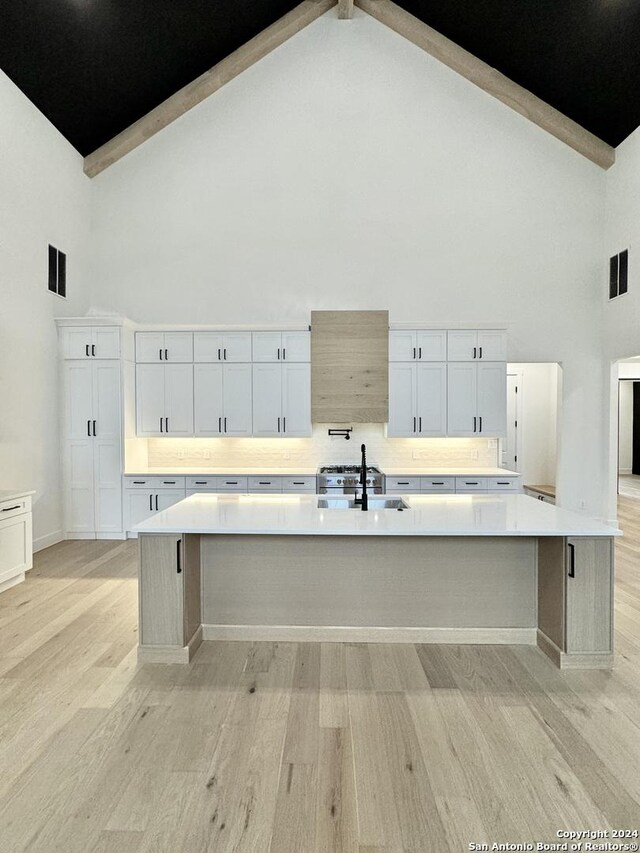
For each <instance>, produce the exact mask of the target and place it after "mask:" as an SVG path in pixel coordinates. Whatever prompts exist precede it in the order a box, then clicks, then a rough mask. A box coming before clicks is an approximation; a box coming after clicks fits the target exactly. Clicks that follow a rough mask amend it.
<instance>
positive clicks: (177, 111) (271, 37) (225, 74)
mask: <svg viewBox="0 0 640 853" xmlns="http://www.w3.org/2000/svg"><path fill="white" fill-rule="evenodd" d="M335 5H336V0H302V2H301V3H300V4H299V5H298V6H296V7H295V8H294V9H292V10H291V11H290V12H288V13H287V14H286V15H284V16H283V17H282V18H280V19H279V20H277V21H276V22H275V23H273V24H271V26H269V27H267V28H266V30H263V31H262V32H261V33H259V34H258V35H257V36H255V37H254V38H252V39H251V40H250V41H248V42H247V43H246V44H244V45H242V47H240V48H238V50H235V51H234V52H233V53H231V54H229V56H227V57H226V58H225V59H223V60H222V61H221V62H219V63H218V64H217V65H214V66H213V68H211V69H210V70H209V71H205V73H204V74H202V75H201V76H200V77H198V78H196V79H195V80H194V81H193V82H192V83H189V84H188V85H187V86H185V87H184V88H183V89H180V91H178V92H176V93H175V94H174V95H172V96H171V97H170V98H167V100H166V101H163V103H161V104H159V105H158V106H157V107H156V108H155V109H153V110H151V112H150V113H147V115H146V116H143V117H142V118H141V119H139V120H138V121H136V122H135V123H134V124H132V125H131V126H130V127H128V128H127V129H126V130H123V131H122V133H119V134H118V136H114V138H113V139H110V140H109V142H106V143H105V144H104V145H102V146H101V147H100V148H98V149H97V150H96V151H94V152H93V153H92V154H89V155H88V156H87V157H85V160H84V172H85V174H86V175H88V176H89V177H90V178H93V177H95V176H96V175H98V174H100V172H102V171H104V169H106V168H107V167H108V166H111V165H113V163H116V162H117V161H118V160H120V159H121V158H122V157H124V156H125V155H126V154H128V153H129V152H130V151H133V150H134V149H135V148H137V147H138V146H139V145H142V143H143V142H146V141H147V139H149V138H150V137H152V136H154V134H156V133H158V131H159V130H162V129H163V128H164V127H167V125H169V124H171V123H172V122H174V121H175V120H176V119H177V118H180V116H182V115H184V114H185V113H186V112H188V111H189V110H190V109H192V108H193V107H195V106H197V105H198V104H200V103H202V101H204V100H205V99H206V98H208V97H209V95H212V94H213V93H214V92H217V91H218V89H221V88H222V86H224V85H225V83H228V82H229V81H230V80H233V79H234V77H237V76H238V75H239V74H242V72H243V71H246V70H247V68H250V67H251V66H252V65H254V64H255V63H256V62H258V61H259V60H260V59H262V58H263V57H265V56H267V54H269V53H271V51H272V50H275V49H276V48H277V47H280V45H281V44H283V43H284V42H285V41H287V39H290V38H291V36H293V35H295V34H296V33H298V32H300V30H302V29H304V28H305V27H306V26H307V25H308V24H311V23H312V22H313V21H315V20H316V19H317V18H319V17H320V16H321V15H324V13H325V12H327V11H328V10H329V9H331V8H332V7H333V6H335Z"/></svg>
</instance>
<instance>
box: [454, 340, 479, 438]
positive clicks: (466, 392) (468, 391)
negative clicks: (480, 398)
mask: <svg viewBox="0 0 640 853" xmlns="http://www.w3.org/2000/svg"><path fill="white" fill-rule="evenodd" d="M449 334H451V333H449ZM449 340H451V337H449ZM477 385H478V366H477V364H464V363H460V364H448V365H447V435H451V436H474V435H477V434H478V413H477V411H476V409H477V405H476V404H477Z"/></svg>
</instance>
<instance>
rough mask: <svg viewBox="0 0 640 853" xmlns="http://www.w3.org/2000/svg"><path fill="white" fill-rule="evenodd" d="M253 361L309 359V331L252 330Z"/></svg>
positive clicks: (299, 360)
mask: <svg viewBox="0 0 640 853" xmlns="http://www.w3.org/2000/svg"><path fill="white" fill-rule="evenodd" d="M252 337H253V361H254V362H270V361H296V362H308V361H310V360H311V333H310V332H253V335H252Z"/></svg>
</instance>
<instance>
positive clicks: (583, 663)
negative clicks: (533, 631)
mask: <svg viewBox="0 0 640 853" xmlns="http://www.w3.org/2000/svg"><path fill="white" fill-rule="evenodd" d="M537 634H538V636H537V638H536V642H537V646H538V648H539V649H540V650H541V651H543V652H544V653H545V655H546V656H547V657H548V658H550V659H551V660H552V661H553V662H554V663H555V665H556V666H557V667H558V668H559V669H612V668H613V661H614V657H613V652H581V653H574V654H567V652H563V651H562V649H559V648H558V646H556V644H555V643H554V642H553V640H550V639H549V637H547V635H546V634H543V632H542V631H540V630H539V629H538V632H537Z"/></svg>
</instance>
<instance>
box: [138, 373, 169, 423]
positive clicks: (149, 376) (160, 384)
mask: <svg viewBox="0 0 640 853" xmlns="http://www.w3.org/2000/svg"><path fill="white" fill-rule="evenodd" d="M164 371H165V366H164V365H162V364H138V365H136V423H137V430H136V433H137V435H139V436H154V435H164V416H165V411H164V409H165V406H164Z"/></svg>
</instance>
